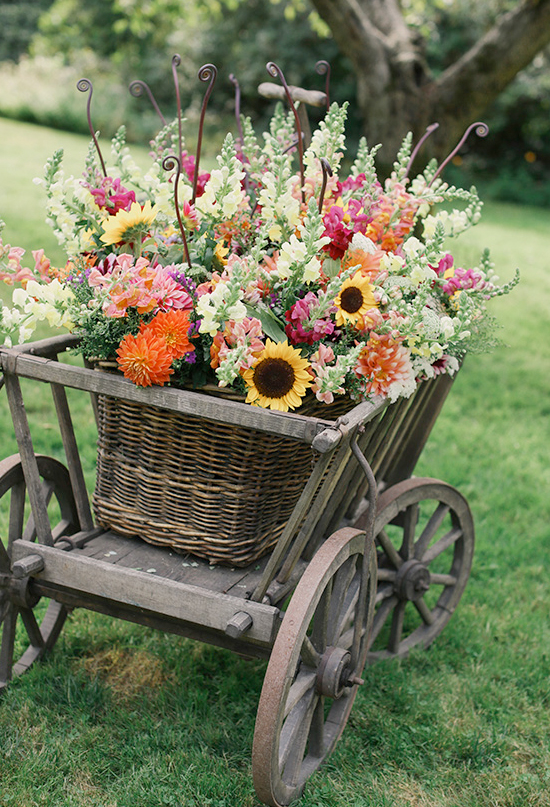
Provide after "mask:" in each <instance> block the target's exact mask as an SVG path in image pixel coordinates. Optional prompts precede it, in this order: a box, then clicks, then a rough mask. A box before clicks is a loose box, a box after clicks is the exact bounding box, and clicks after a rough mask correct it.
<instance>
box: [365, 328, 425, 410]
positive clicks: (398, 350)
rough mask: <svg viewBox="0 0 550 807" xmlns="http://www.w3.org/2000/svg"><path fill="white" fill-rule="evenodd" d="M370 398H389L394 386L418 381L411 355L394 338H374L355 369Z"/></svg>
mask: <svg viewBox="0 0 550 807" xmlns="http://www.w3.org/2000/svg"><path fill="white" fill-rule="evenodd" d="M355 374H356V376H357V377H358V378H362V379H363V383H364V392H365V393H366V394H367V395H386V393H387V392H388V390H389V388H390V386H391V385H392V384H394V383H400V384H407V383H408V382H409V381H410V380H411V379H412V378H414V371H413V368H412V365H411V361H410V357H409V352H408V350H407V349H406V348H405V347H403V345H402V344H401V343H400V342H399V341H396V340H395V339H393V338H392V336H391V335H390V334H383V335H378V334H373V335H372V336H371V338H370V339H369V341H368V342H367V345H366V347H365V349H364V350H363V352H362V353H361V355H360V356H359V360H358V362H357V365H356V367H355Z"/></svg>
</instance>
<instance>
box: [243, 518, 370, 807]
mask: <svg viewBox="0 0 550 807" xmlns="http://www.w3.org/2000/svg"><path fill="white" fill-rule="evenodd" d="M365 553H366V554H365ZM363 570H365V571H363ZM375 594H376V555H375V552H374V546H373V541H372V538H370V539H366V538H365V533H364V532H361V531H359V530H355V529H352V528H349V527H348V528H344V529H341V530H339V531H338V532H336V533H334V534H333V535H332V536H331V537H330V538H329V539H328V540H327V541H326V542H325V543H324V544H323V546H322V547H321V548H320V549H319V551H318V552H317V553H316V554H315V556H314V558H313V560H312V561H311V563H310V564H309V565H308V567H307V569H306V571H305V572H304V574H303V576H302V578H301V579H300V582H299V583H298V586H297V587H296V590H295V592H294V594H293V595H292V598H291V600H290V603H289V605H288V608H287V610H286V613H285V616H284V619H283V622H282V624H281V627H280V629H279V633H278V635H277V639H276V640H275V644H274V645H273V650H272V653H271V656H270V660H269V664H268V667H267V671H266V676H265V681H264V685H263V688H262V693H261V696H260V702H259V706H258V716H257V719H256V727H255V732H254V745H253V750H252V773H253V777H254V786H255V788H256V793H257V794H258V797H259V798H260V799H261V801H263V802H264V803H265V804H270V805H272V807H282V805H287V804H289V803H290V802H291V801H293V800H294V799H297V798H298V797H299V796H300V794H301V793H302V790H303V788H304V786H305V783H306V781H307V779H308V778H309V777H310V776H311V774H312V773H313V772H314V771H315V770H316V769H317V768H318V767H319V765H321V763H322V762H323V760H324V759H326V757H327V756H328V755H329V754H330V753H331V751H332V749H333V748H334V746H335V744H336V742H337V740H338V738H339V737H340V734H341V733H342V730H343V729H344V726H345V725H346V722H347V719H348V716H349V713H350V711H351V707H352V705H353V701H354V699H355V695H356V693H357V688H358V685H359V684H360V683H362V681H361V679H360V678H359V676H360V675H361V672H362V670H363V667H364V665H365V659H366V653H367V644H368V634H369V631H370V626H371V623H372V616H373V611H374V597H375Z"/></svg>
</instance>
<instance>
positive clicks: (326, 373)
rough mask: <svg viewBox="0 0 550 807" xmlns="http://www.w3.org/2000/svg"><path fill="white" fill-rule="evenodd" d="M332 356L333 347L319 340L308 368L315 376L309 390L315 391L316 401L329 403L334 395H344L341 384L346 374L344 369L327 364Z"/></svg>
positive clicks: (332, 359) (331, 360)
mask: <svg viewBox="0 0 550 807" xmlns="http://www.w3.org/2000/svg"><path fill="white" fill-rule="evenodd" d="M334 358H335V357H334V351H333V349H332V348H331V347H330V346H328V345H324V344H323V343H322V342H321V343H320V344H319V347H318V349H317V351H316V352H315V353H314V354H313V356H312V357H311V359H310V369H311V370H312V371H313V374H314V376H315V381H314V383H313V384H312V385H311V391H312V392H314V393H315V397H316V398H317V400H318V401H322V402H323V403H326V404H331V403H332V402H333V401H334V396H335V395H344V394H345V391H346V390H345V389H344V387H343V386H342V385H343V383H344V379H345V375H346V372H345V369H344V370H339V368H337V367H336V366H334V365H333V366H331V367H329V366H328V365H330V364H332V362H333V361H334Z"/></svg>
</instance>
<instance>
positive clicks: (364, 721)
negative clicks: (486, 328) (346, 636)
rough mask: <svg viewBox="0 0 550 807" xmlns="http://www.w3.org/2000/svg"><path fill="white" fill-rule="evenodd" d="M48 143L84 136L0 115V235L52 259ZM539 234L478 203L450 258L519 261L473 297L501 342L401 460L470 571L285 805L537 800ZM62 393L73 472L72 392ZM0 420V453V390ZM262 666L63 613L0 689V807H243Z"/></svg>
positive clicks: (542, 400)
mask: <svg viewBox="0 0 550 807" xmlns="http://www.w3.org/2000/svg"><path fill="white" fill-rule="evenodd" d="M60 142H63V143H64V144H65V145H66V151H67V160H68V166H69V170H71V171H77V170H78V166H79V162H80V161H81V160H82V157H83V155H84V154H85V151H86V139H85V138H80V137H77V136H69V135H65V134H63V135H62V134H61V133H59V132H52V131H51V130H45V129H38V128H37V127H33V126H24V125H21V124H16V123H13V122H9V121H2V120H0V144H1V145H0V152H1V154H0V168H1V170H2V178H3V181H2V186H3V189H2V194H3V195H2V197H0V218H3V219H4V220H5V221H6V222H7V225H8V227H7V229H6V240H8V241H11V242H12V243H16V242H18V243H21V244H23V245H24V246H26V247H28V248H31V247H34V246H42V245H44V244H47V245H48V250H50V247H51V254H52V256H55V253H54V250H55V244H54V243H53V242H52V241H47V237H46V235H45V231H44V229H43V228H42V226H41V216H42V215H43V214H42V213H41V202H40V191H39V190H37V189H36V188H34V186H32V184H31V180H32V177H33V176H36V175H39V174H40V173H41V167H42V165H43V163H44V162H45V160H46V159H47V157H48V156H49V155H50V154H51V153H52V151H53V150H54V148H56V147H58V145H59V143H60ZM459 243H460V242H459ZM549 243H550V213H549V212H548V211H545V210H540V209H535V208H518V207H514V206H512V205H487V206H486V209H485V212H484V218H483V221H482V223H481V224H480V225H478V226H477V227H476V228H475V229H474V230H473V231H471V232H470V233H469V234H468V235H466V236H465V238H464V243H463V244H462V245H461V247H460V249H461V252H460V256H461V260H462V261H463V262H465V263H466V262H476V261H477V258H478V255H479V253H480V251H481V249H482V248H483V247H485V246H488V247H489V248H490V249H491V253H492V256H493V260H494V262H495V265H496V268H497V270H498V273H499V275H500V277H501V279H502V280H509V279H510V278H511V277H512V275H513V273H514V270H515V268H516V267H519V268H520V270H521V273H522V280H521V283H520V285H519V286H518V287H517V288H516V289H515V290H514V292H513V293H512V294H511V295H510V296H509V297H504V298H501V299H497V300H494V301H493V302H494V308H493V310H494V312H495V314H496V316H497V317H498V319H499V321H500V323H501V326H502V327H501V330H500V332H499V334H500V338H501V340H502V342H503V345H502V346H501V347H499V348H497V349H496V350H495V351H494V352H493V353H491V354H486V355H472V356H470V357H469V358H468V359H467V361H466V363H465V365H464V367H463V369H462V370H461V372H460V374H459V376H458V378H457V380H456V382H455V384H454V386H453V389H452V391H451V394H450V396H449V398H448V400H447V402H446V404H445V407H444V409H443V412H442V414H441V415H440V417H439V419H438V422H437V424H436V426H435V428H434V430H433V432H432V435H431V437H430V440H429V442H428V444H427V446H426V449H425V451H424V453H423V455H422V457H421V460H420V462H419V465H418V466H417V469H416V474H417V475H429V476H434V477H437V478H440V479H443V480H445V481H447V482H449V483H451V484H452V485H454V486H456V487H457V488H458V489H459V490H460V491H461V492H462V493H463V494H464V495H465V496H466V497H467V498H468V501H469V503H470V506H471V508H472V510H473V513H474V517H475V522H476V553H475V557H474V565H473V570H472V574H471V577H470V581H469V584H468V586H467V588H466V592H465V594H464V596H463V598H462V601H461V603H460V605H459V607H458V609H457V612H456V613H455V615H454V616H453V618H452V619H451V621H450V622H449V624H448V625H447V627H446V628H445V630H444V631H443V632H442V634H441V635H440V636H439V637H438V638H437V639H436V641H435V642H434V644H433V645H432V646H431V648H430V649H429V650H427V651H424V650H417V651H414V652H413V653H412V654H411V656H410V657H409V658H408V659H406V660H403V661H394V662H391V663H380V664H377V665H372V666H370V667H368V668H367V669H366V670H365V675H364V677H365V685H364V686H363V687H361V689H360V692H359V695H358V699H357V701H356V705H355V707H354V710H353V711H352V714H351V718H350V720H349V723H348V726H347V728H346V730H345V731H344V734H343V736H342V738H341V740H340V742H339V743H338V745H337V747H336V750H335V752H334V754H333V755H332V756H331V758H330V759H329V761H328V762H327V764H326V765H325V766H324V767H323V768H322V769H321V770H320V771H319V772H318V773H317V774H316V775H315V776H314V777H313V779H312V780H311V781H310V783H309V784H308V786H307V788H306V791H305V795H304V796H303V798H302V799H301V801H300V802H299V805H301V807H547V806H550V616H549V615H550V528H549V524H550V496H549V491H550V448H549V446H550V417H549V415H550V249H549ZM48 250H47V251H48ZM56 259H57V258H56ZM59 259H60V257H59ZM76 398H78V396H76ZM76 403H77V406H78V409H79V414H78V423H79V429H80V434H81V443H82V446H81V447H82V451H83V455H84V457H85V470H86V474H87V477H88V479H89V480H90V484H92V481H91V480H92V479H93V455H94V446H93V434H92V432H91V430H90V427H89V425H88V423H89V416H88V408H87V401H86V400H85V398H84V397H82V398H78V400H76ZM28 411H29V417H30V419H31V422H32V423H33V424H34V425H35V427H36V428H37V434H38V437H37V440H36V445H37V448H38V449H39V450H41V451H44V452H46V453H52V454H54V455H55V456H60V451H61V444H60V441H59V438H58V437H57V435H56V432H55V427H54V416H53V414H52V410H51V407H50V406H49V404H48V403H47V401H46V400H45V399H44V400H43V399H42V397H41V396H39V395H37V396H33V397H32V398H30V399H29V404H28ZM0 428H1V429H2V436H3V441H4V451H3V454H4V455H7V454H9V453H11V452H13V451H14V450H15V447H14V445H15V444H14V440H13V437H12V432H11V424H10V421H9V418H8V413H7V404H6V400H5V397H4V393H3V392H1V393H0ZM264 669H265V665H264V664H263V663H262V662H258V661H247V660H245V659H243V658H240V657H237V656H235V655H233V654H231V653H229V652H227V651H222V650H218V649H215V648H211V647H209V646H206V645H201V644H198V643H193V642H191V641H189V640H185V639H181V638H176V637H173V636H169V635H165V634H161V633H158V632H154V631H152V630H148V629H144V628H141V627H138V626H133V625H129V624H127V623H123V622H116V621H115V620H111V619H109V618H107V617H102V616H99V615H96V614H92V613H90V612H86V611H75V612H74V613H73V615H72V617H71V618H70V620H69V622H68V624H67V626H66V627H65V629H64V631H63V633H62V634H61V637H60V639H59V641H58V643H57V644H56V646H55V649H54V651H53V653H52V654H51V655H50V657H49V658H48V659H47V660H46V661H45V662H44V663H43V664H41V665H39V666H38V667H35V668H33V669H32V670H31V672H30V673H28V674H27V675H26V676H24V677H22V678H20V679H18V680H17V681H16V682H14V683H13V684H12V685H11V686H10V687H9V688H8V690H7V692H6V693H5V696H4V698H3V700H2V702H1V703H0V807H31V805H41V806H42V805H43V806H44V807H61V805H62V806H63V807H161V806H162V807H164V806H166V807H257V804H258V802H257V800H256V798H255V795H254V791H253V788H252V782H251V776H250V752H251V745H252V734H253V728H254V720H255V710H256V707H257V702H258V698H259V693H260V690H261V686H262V679H263V673H264Z"/></svg>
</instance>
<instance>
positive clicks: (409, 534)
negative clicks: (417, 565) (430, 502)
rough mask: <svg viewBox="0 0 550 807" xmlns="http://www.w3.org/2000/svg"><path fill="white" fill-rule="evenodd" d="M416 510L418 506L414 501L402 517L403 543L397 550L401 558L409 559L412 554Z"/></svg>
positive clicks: (416, 520) (416, 521) (416, 518)
mask: <svg viewBox="0 0 550 807" xmlns="http://www.w3.org/2000/svg"><path fill="white" fill-rule="evenodd" d="M418 512H419V508H418V503H416V502H415V504H411V506H410V507H407V509H406V510H405V514H404V517H403V545H402V547H401V551H400V552H399V554H400V555H401V557H402V558H403V560H409V559H410V558H412V556H413V552H414V536H415V534H416V525H417V523H418Z"/></svg>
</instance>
